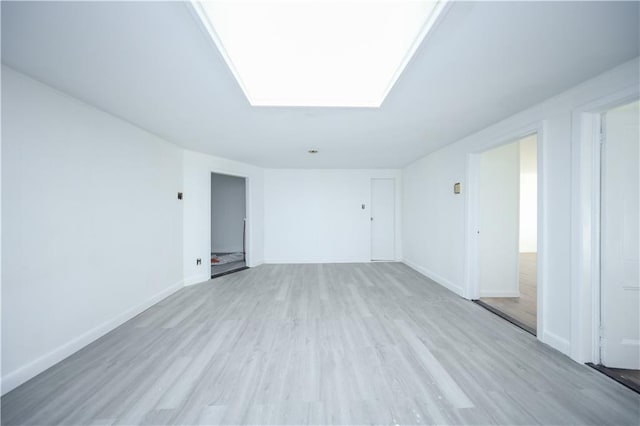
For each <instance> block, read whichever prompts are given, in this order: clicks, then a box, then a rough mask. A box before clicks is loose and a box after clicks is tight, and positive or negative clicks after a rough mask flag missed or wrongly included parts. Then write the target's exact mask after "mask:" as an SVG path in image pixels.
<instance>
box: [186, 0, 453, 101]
mask: <svg viewBox="0 0 640 426" xmlns="http://www.w3.org/2000/svg"><path fill="white" fill-rule="evenodd" d="M193 5H194V9H195V11H196V13H197V14H198V16H199V17H200V19H201V20H202V21H203V23H204V25H205V27H206V28H207V30H208V32H209V34H210V35H211V36H212V38H213V40H214V41H215V43H216V45H217V47H218V49H219V50H220V52H221V53H222V55H223V57H224V58H225V60H226V61H227V64H228V65H229V68H230V69H231V71H232V72H233V74H234V75H235V77H236V79H237V80H238V83H239V84H240V86H241V87H242V89H243V91H244V93H245V95H246V96H247V99H248V100H249V102H250V103H251V105H254V106H345V107H379V106H380V105H381V104H382V102H383V101H384V98H385V97H386V96H387V93H389V90H391V88H392V87H393V85H394V83H395V82H396V80H397V79H398V77H399V76H400V74H401V73H402V71H403V70H404V67H405V66H406V65H407V63H408V62H409V60H410V59H411V56H412V55H413V54H414V52H415V50H416V49H417V47H418V46H419V44H420V43H421V42H422V40H423V38H424V37H425V35H426V34H427V32H428V31H429V29H430V28H431V27H432V25H433V23H434V22H435V19H436V18H437V15H438V14H439V13H440V12H441V10H442V9H443V5H444V1H417V0H339V1H338V0H262V1H258V0H254V1H247V0H214V1H203V2H193Z"/></svg>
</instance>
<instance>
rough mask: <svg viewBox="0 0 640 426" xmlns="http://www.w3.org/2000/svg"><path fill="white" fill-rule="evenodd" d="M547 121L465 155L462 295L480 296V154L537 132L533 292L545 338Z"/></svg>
mask: <svg viewBox="0 0 640 426" xmlns="http://www.w3.org/2000/svg"><path fill="white" fill-rule="evenodd" d="M546 133H547V132H546V121H544V120H543V121H538V122H534V123H531V124H529V125H525V126H522V127H519V128H517V129H514V130H512V131H511V132H508V133H505V134H503V135H502V136H500V137H497V138H493V139H492V141H491V142H488V143H486V144H484V145H483V146H482V147H481V148H479V149H478V150H476V151H474V152H472V153H469V154H467V175H466V180H467V182H468V185H467V186H468V188H467V191H466V196H465V218H466V222H465V240H466V241H465V259H466V261H465V286H464V293H463V296H464V297H465V298H467V299H470V300H477V299H479V298H480V283H479V280H478V278H479V275H478V274H479V271H480V269H479V264H478V262H479V260H478V259H479V253H478V250H479V248H478V225H479V209H478V206H479V201H480V200H479V183H480V156H481V155H482V153H484V152H486V151H488V150H491V149H493V148H497V147H500V146H504V145H507V144H510V143H513V142H517V141H519V140H520V139H523V138H525V137H527V136H530V135H532V134H536V135H537V146H536V148H537V169H538V175H537V186H538V187H537V198H538V200H537V204H538V205H537V214H538V218H537V219H538V229H537V246H538V251H537V265H536V271H537V272H536V275H537V279H536V281H537V282H536V291H537V296H536V297H537V313H536V322H537V324H536V335H537V338H538V340H542V341H544V340H545V333H544V320H545V315H546V311H545V310H544V307H545V303H544V293H545V292H544V290H545V287H546V283H547V276H546V265H547V259H546V246H545V244H546V239H545V235H546V234H547V228H546V224H547V220H546V210H545V204H546V203H545V200H546V190H545V169H544V164H545V162H544V153H545V147H546Z"/></svg>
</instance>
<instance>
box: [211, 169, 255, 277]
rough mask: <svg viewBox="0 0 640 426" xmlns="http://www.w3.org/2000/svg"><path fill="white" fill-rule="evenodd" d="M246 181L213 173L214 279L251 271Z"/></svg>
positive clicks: (212, 258)
mask: <svg viewBox="0 0 640 426" xmlns="http://www.w3.org/2000/svg"><path fill="white" fill-rule="evenodd" d="M246 199H247V185H246V178H244V177H238V176H229V175H223V174H219V173H211V278H215V277H219V276H222V275H226V274H229V273H232V272H237V271H241V270H243V269H246V268H247V257H246V216H247V214H246V211H247V202H246Z"/></svg>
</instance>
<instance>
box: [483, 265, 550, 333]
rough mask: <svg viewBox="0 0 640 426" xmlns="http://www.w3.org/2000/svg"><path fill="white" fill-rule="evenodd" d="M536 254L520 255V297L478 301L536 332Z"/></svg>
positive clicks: (491, 298) (485, 298)
mask: <svg viewBox="0 0 640 426" xmlns="http://www.w3.org/2000/svg"><path fill="white" fill-rule="evenodd" d="M536 259H537V253H520V265H519V268H520V282H519V286H520V297H482V298H480V300H482V301H483V302H485V303H486V304H488V305H491V306H493V307H494V308H496V309H498V310H499V311H501V312H504V313H505V314H507V315H509V316H511V317H513V318H515V319H517V320H518V321H520V322H521V323H524V324H525V325H527V326H529V327H531V328H532V329H533V330H536V329H537V327H538V324H537V312H538V303H537V289H538V287H537V285H536V283H537V278H536V275H537V269H536V268H537V261H536Z"/></svg>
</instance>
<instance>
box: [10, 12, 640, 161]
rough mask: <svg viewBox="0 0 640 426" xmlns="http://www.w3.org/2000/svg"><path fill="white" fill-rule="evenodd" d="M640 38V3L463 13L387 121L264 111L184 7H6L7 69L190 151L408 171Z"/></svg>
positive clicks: (416, 65)
mask: <svg viewBox="0 0 640 426" xmlns="http://www.w3.org/2000/svg"><path fill="white" fill-rule="evenodd" d="M638 28H639V3H638V2H620V3H618V2H615V3H614V2H544V3H539V2H530V3H529V2H456V3H455V4H453V5H452V6H451V7H450V8H449V10H448V12H447V14H446V15H445V16H443V17H442V19H441V21H440V23H439V25H438V26H437V27H436V28H435V29H434V30H433V31H432V33H431V34H429V35H428V36H427V38H426V39H425V41H424V42H423V43H422V45H421V46H420V48H419V49H418V50H417V52H416V56H415V57H414V58H413V60H412V61H411V62H410V63H409V65H408V66H407V68H406V69H405V71H404V73H403V75H402V76H401V77H400V79H399V80H398V82H397V83H396V86H395V87H394V88H393V89H392V90H391V92H390V93H389V95H388V96H387V98H386V100H385V101H384V103H383V104H382V107H380V108H311V107H252V106H250V105H249V103H248V101H247V99H246V98H245V96H244V94H243V92H242V90H241V89H240V87H239V86H238V84H237V83H236V81H235V79H234V77H233V75H232V74H231V72H230V71H229V69H228V68H227V66H226V64H225V62H224V60H223V59H222V57H221V55H220V53H219V52H218V50H217V49H216V47H215V45H214V43H213V42H212V41H211V39H210V38H209V36H208V34H206V33H205V32H204V31H203V29H202V27H201V25H200V23H199V22H198V21H197V20H196V18H195V16H194V15H193V13H192V11H191V9H190V6H189V7H188V6H187V5H186V4H182V3H177V2H109V3H107V2H104V3H102V2H101V3H93V2H60V3H58V2H43V3H32V2H20V3H12V2H5V1H3V2H2V62H3V63H5V64H7V65H8V66H10V67H13V68H15V69H17V70H19V71H22V72H24V73H25V74H28V75H30V76H32V77H34V78H36V79H38V80H41V81H43V82H45V83H47V84H49V85H51V86H53V87H55V88H57V89H59V90H62V91H65V92H67V93H69V94H71V95H73V96H75V97H77V98H80V99H82V100H84V101H86V102H89V103H91V104H93V105H96V106H98V107H99V108H101V109H103V110H105V111H108V112H110V113H112V114H114V115H117V116H119V117H122V118H124V119H126V120H128V121H130V122H132V123H135V124H137V125H139V126H140V127H143V128H145V129H147V130H149V131H151V132H153V133H156V134H158V135H160V136H162V137H163V138H165V139H167V140H169V141H172V142H174V143H176V144H178V145H181V146H183V147H185V148H188V149H193V150H196V151H201V152H205V153H209V154H213V155H218V156H221V157H226V158H230V159H234V160H239V161H244V162H248V163H252V164H256V165H259V166H264V167H287V168H379V167H391V168H395V167H401V166H404V165H406V164H408V163H410V162H412V161H414V160H416V159H418V158H419V157H421V156H423V155H425V154H427V153H429V152H432V151H434V150H436V149H437V148H439V147H441V146H443V145H446V144H449V143H452V142H455V141H456V140H458V139H460V138H461V137H464V136H466V135H468V134H470V133H473V132H475V131H477V130H479V129H482V128H484V127H486V126H488V125H490V124H492V123H494V122H496V121H499V120H501V119H503V118H505V117H508V116H510V115H512V114H514V113H516V112H518V111H521V110H523V109H525V108H526V107H528V106H530V105H532V104H535V103H537V102H539V101H542V100H544V99H546V98H548V97H550V96H552V95H554V94H556V93H559V92H561V91H563V90H565V89H567V88H569V87H571V86H574V85H575V84H577V83H579V82H581V81H584V80H587V79H589V78H591V77H593V76H595V75H597V74H599V73H601V72H603V71H605V70H607V69H609V68H612V67H614V66H616V65H618V64H620V63H623V62H625V61H627V60H630V59H632V58H634V57H636V56H638V55H639V35H638ZM329 30H330V28H329V29H328V31H329ZM311 147H314V148H318V149H320V153H319V154H317V155H313V156H312V155H309V154H307V150H308V149H309V148H311Z"/></svg>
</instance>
